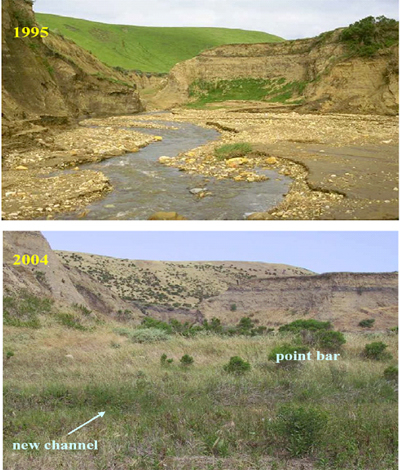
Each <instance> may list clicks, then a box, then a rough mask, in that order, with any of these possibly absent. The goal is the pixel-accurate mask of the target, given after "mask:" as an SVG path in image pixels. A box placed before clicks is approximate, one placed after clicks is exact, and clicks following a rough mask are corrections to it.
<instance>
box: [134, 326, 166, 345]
mask: <svg viewBox="0 0 400 470" xmlns="http://www.w3.org/2000/svg"><path fill="white" fill-rule="evenodd" d="M129 338H130V339H131V341H132V342H134V343H156V342H158V341H166V340H167V339H168V334H167V333H166V332H165V331H162V330H159V329H158V328H146V329H138V330H133V331H132V332H131V333H130V334H129Z"/></svg>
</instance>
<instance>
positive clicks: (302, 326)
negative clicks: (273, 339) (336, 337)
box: [279, 319, 332, 333]
mask: <svg viewBox="0 0 400 470" xmlns="http://www.w3.org/2000/svg"><path fill="white" fill-rule="evenodd" d="M331 328H332V324H331V322H329V321H325V322H324V321H318V320H312V319H311V320H296V321H293V322H291V323H288V324H287V325H283V326H281V327H280V328H279V332H285V331H290V332H292V333H299V332H300V331H302V330H310V331H318V330H330V329H331Z"/></svg>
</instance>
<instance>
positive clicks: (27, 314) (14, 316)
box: [3, 292, 53, 328]
mask: <svg viewBox="0 0 400 470" xmlns="http://www.w3.org/2000/svg"><path fill="white" fill-rule="evenodd" d="M52 305H53V301H52V300H51V299H48V298H43V299H42V298H39V297H36V296H34V295H31V294H29V293H27V292H21V293H19V294H18V296H15V297H11V296H7V297H4V299H3V323H4V325H10V326H19V327H25V328H40V327H41V323H40V320H39V316H40V315H42V314H46V313H50V312H51V309H52Z"/></svg>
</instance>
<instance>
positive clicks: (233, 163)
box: [226, 157, 249, 168]
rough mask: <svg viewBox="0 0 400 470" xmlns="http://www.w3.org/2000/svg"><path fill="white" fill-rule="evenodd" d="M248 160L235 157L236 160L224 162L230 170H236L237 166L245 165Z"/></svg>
mask: <svg viewBox="0 0 400 470" xmlns="http://www.w3.org/2000/svg"><path fill="white" fill-rule="evenodd" d="M248 162H249V159H248V158H246V157H243V158H242V157H236V158H230V159H229V160H227V161H226V164H227V165H228V166H230V167H231V168H236V167H237V166H238V165H243V164H245V163H248Z"/></svg>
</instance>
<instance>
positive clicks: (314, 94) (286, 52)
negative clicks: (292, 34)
mask: <svg viewBox="0 0 400 470" xmlns="http://www.w3.org/2000/svg"><path fill="white" fill-rule="evenodd" d="M340 32H341V30H336V31H334V32H331V33H326V34H325V35H321V36H319V37H317V38H312V39H300V40H295V41H285V42H281V43H275V44H232V45H226V46H220V47H216V48H214V49H210V50H207V51H204V52H203V53H201V54H199V55H198V56H197V57H195V58H193V59H190V60H187V61H185V62H181V63H179V64H177V65H176V66H175V67H174V68H173V69H172V70H171V72H170V74H169V76H168V78H167V79H166V81H165V83H164V87H163V89H162V90H161V91H160V93H159V94H158V95H157V96H156V101H157V102H158V103H159V105H160V106H164V107H170V106H173V105H179V104H182V103H185V102H187V101H189V88H190V86H191V84H193V83H194V82H196V81H201V80H204V81H208V82H212V81H218V80H236V79H248V78H254V79H266V80H283V79H284V80H285V81H286V83H294V82H296V83H298V84H301V89H302V90H303V91H302V92H301V93H299V95H298V96H294V97H293V98H296V102H299V101H301V100H302V102H301V103H299V104H298V106H297V108H298V110H299V111H304V112H309V111H320V112H341V113H367V114H397V111H398V104H399V94H398V46H396V45H394V46H392V47H389V48H385V49H382V50H381V51H379V52H378V53H377V54H376V55H375V56H373V57H357V56H354V55H351V54H349V53H348V51H347V50H346V48H345V46H344V45H343V43H342V42H340V41H339V36H340ZM299 99H300V100H299Z"/></svg>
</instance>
